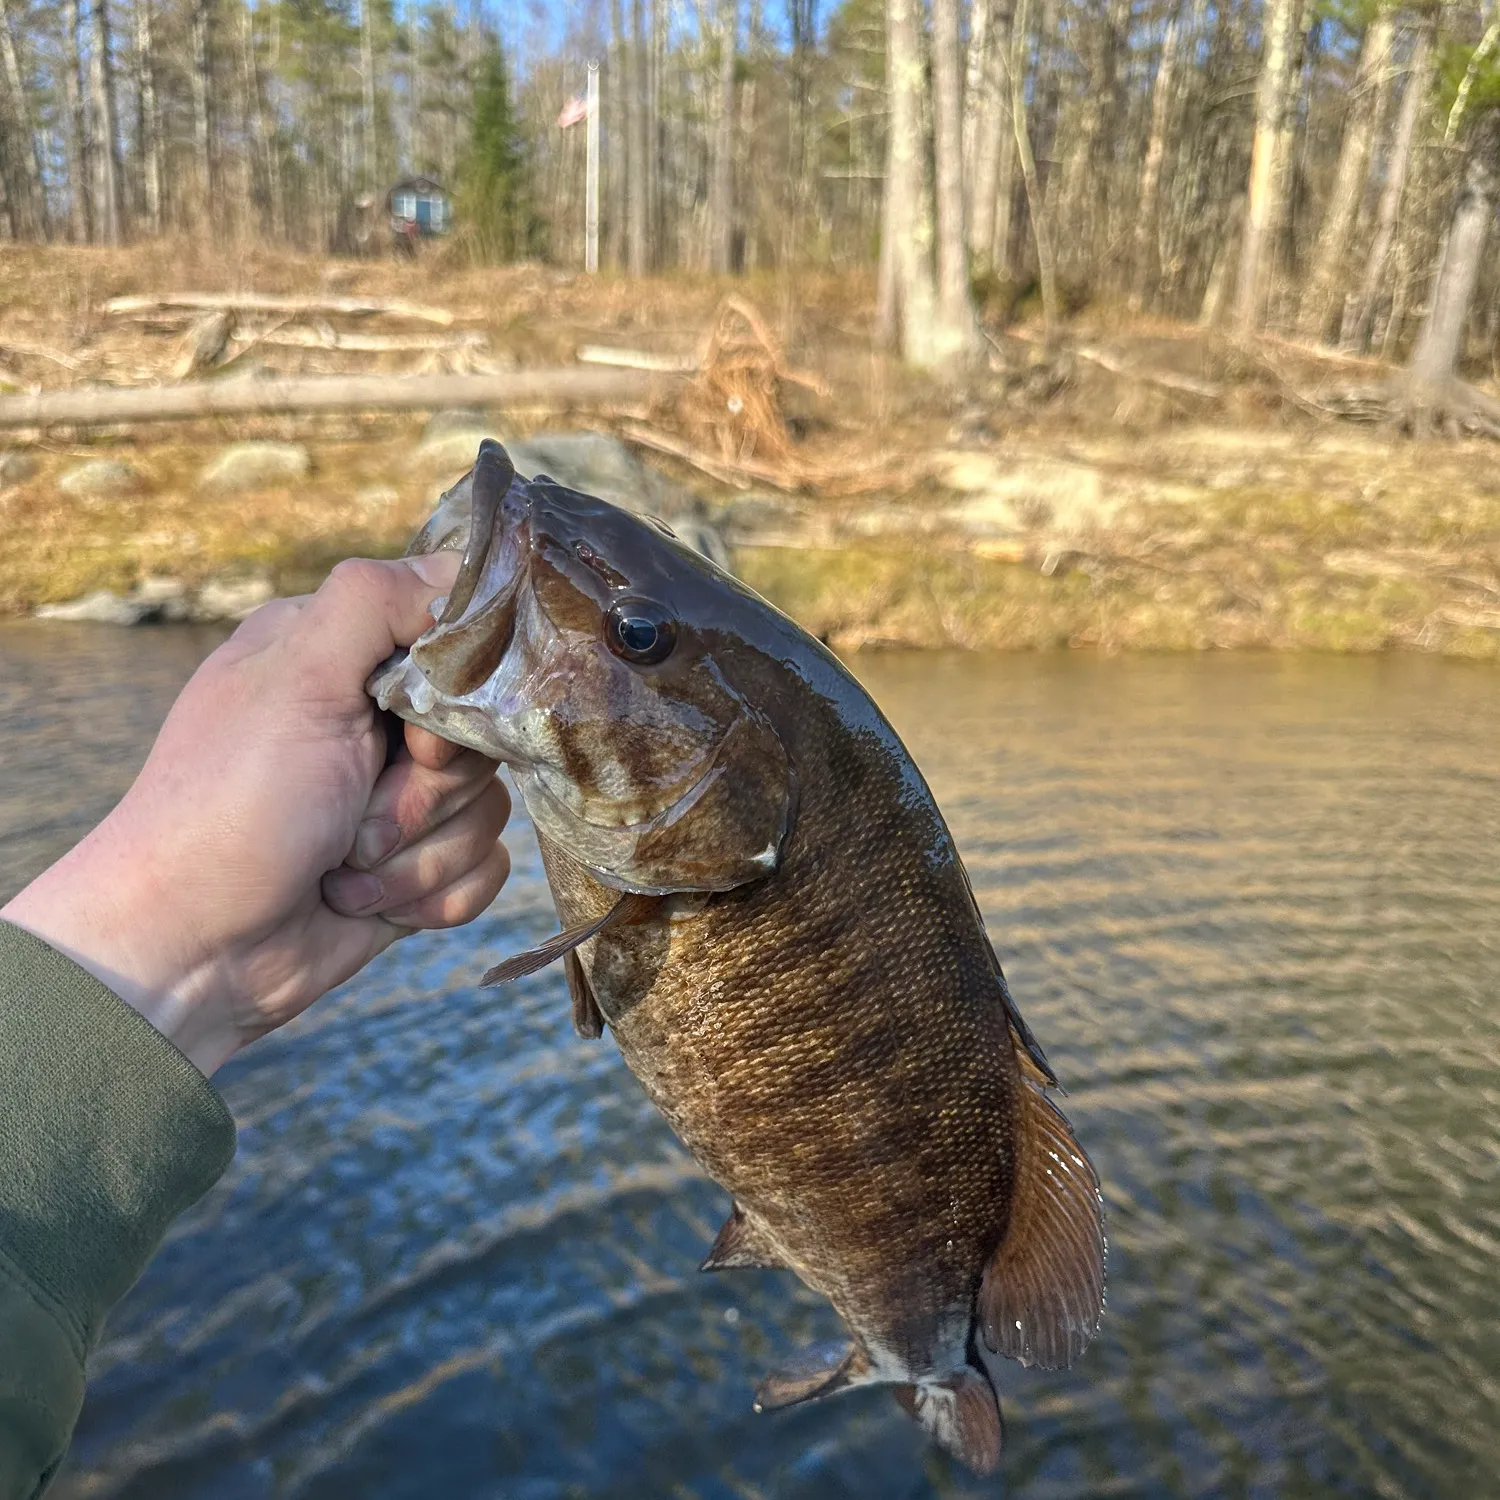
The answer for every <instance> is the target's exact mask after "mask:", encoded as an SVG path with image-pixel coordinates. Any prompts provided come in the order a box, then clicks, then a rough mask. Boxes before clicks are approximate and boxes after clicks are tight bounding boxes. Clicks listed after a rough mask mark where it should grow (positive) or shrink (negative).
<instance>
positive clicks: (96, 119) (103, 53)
mask: <svg viewBox="0 0 1500 1500" xmlns="http://www.w3.org/2000/svg"><path fill="white" fill-rule="evenodd" d="M92 22H93V24H92V27H91V31H92V37H91V44H90V47H89V106H90V111H91V113H92V115H93V128H92V130H91V131H90V135H91V137H92V142H93V156H94V173H93V177H94V215H95V223H94V230H95V233H96V235H97V236H98V238H100V239H102V240H104V241H105V242H106V243H107V244H111V245H118V244H119V243H120V239H121V235H122V232H123V223H122V220H123V210H124V205H123V199H124V196H125V192H124V183H123V180H122V176H121V171H120V131H119V124H118V121H117V119H116V114H115V70H114V62H113V60H112V57H111V53H110V40H109V11H108V8H107V0H93V7H92Z"/></svg>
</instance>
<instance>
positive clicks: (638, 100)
mask: <svg viewBox="0 0 1500 1500" xmlns="http://www.w3.org/2000/svg"><path fill="white" fill-rule="evenodd" d="M631 20H632V26H631V31H632V33H633V34H632V36H631V49H630V61H631V70H630V71H631V79H630V88H629V92H628V94H627V95H626V112H627V114H628V116H629V131H630V193H629V198H630V204H629V236H630V274H631V275H632V276H644V275H645V274H646V265H647V260H646V249H647V245H646V238H647V216H648V213H649V204H650V198H649V175H650V165H649V163H650V156H651V144H650V126H649V122H648V119H647V115H648V113H649V111H648V108H647V105H648V100H647V95H648V92H649V90H650V87H651V82H650V62H649V58H648V56H647V53H648V47H649V43H648V40H647V36H646V7H645V3H644V0H631Z"/></svg>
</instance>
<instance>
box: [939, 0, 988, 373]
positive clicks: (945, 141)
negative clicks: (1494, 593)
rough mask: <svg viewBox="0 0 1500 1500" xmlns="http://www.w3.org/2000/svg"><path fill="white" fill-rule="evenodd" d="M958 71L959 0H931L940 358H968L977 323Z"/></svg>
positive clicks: (974, 349)
mask: <svg viewBox="0 0 1500 1500" xmlns="http://www.w3.org/2000/svg"><path fill="white" fill-rule="evenodd" d="M961 78H962V75H961V73H960V71H959V61H958V0H932V95H933V101H932V102H933V111H932V113H933V137H934V139H933V165H934V172H933V175H934V178H935V181H936V189H937V194H936V196H937V275H938V286H937V293H938V327H937V329H936V330H935V337H936V339H937V343H938V347H939V351H940V357H941V358H943V359H944V360H954V359H956V360H967V359H971V358H972V357H973V356H974V354H975V353H976V352H977V351H978V348H979V323H978V320H977V319H976V318H975V316H974V297H973V293H972V292H971V290H970V288H969V258H968V254H967V251H966V242H965V238H964V161H963V100H962V98H961V97H960V85H961Z"/></svg>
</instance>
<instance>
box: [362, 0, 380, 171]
mask: <svg viewBox="0 0 1500 1500" xmlns="http://www.w3.org/2000/svg"><path fill="white" fill-rule="evenodd" d="M359 71H360V80H359V81H360V102H361V105H362V106H363V110H362V113H361V116H360V124H361V125H362V127H363V128H362V129H361V131H360V146H361V152H360V155H361V157H362V158H363V160H362V161H361V163H360V165H361V168H362V171H361V177H362V179H363V183H362V186H363V188H364V190H365V192H367V193H373V192H374V191H375V187H376V184H377V183H378V181H379V175H378V172H377V168H376V163H375V156H376V146H375V131H376V121H375V21H374V17H373V16H372V15H371V14H370V0H359Z"/></svg>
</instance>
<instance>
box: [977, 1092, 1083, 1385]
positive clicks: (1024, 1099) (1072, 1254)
mask: <svg viewBox="0 0 1500 1500" xmlns="http://www.w3.org/2000/svg"><path fill="white" fill-rule="evenodd" d="M1025 1071H1026V1070H1025V1069H1024V1068H1023V1074H1024V1073H1025ZM1020 1095H1021V1104H1022V1110H1023V1115H1024V1120H1025V1124H1024V1127H1023V1129H1022V1130H1021V1132H1020V1149H1019V1160H1018V1164H1017V1167H1018V1170H1017V1176H1016V1187H1015V1193H1014V1196H1013V1198H1012V1200H1011V1212H1010V1223H1009V1226H1008V1227H1007V1229H1006V1231H1005V1238H1004V1239H1003V1240H1002V1241H1001V1242H1000V1246H999V1248H998V1249H997V1250H996V1251H995V1253H994V1255H993V1256H992V1257H991V1258H990V1263H989V1265H987V1266H986V1267H985V1270H984V1280H983V1282H982V1283H981V1285H980V1289H979V1319H980V1327H981V1329H982V1331H983V1335H984V1342H985V1344H986V1345H987V1346H988V1347H989V1348H991V1349H993V1350H995V1351H996V1352H997V1353H999V1354H1006V1355H1009V1356H1010V1358H1012V1359H1018V1360H1020V1362H1021V1363H1022V1364H1023V1365H1041V1366H1042V1368H1043V1369H1047V1370H1058V1369H1066V1368H1067V1367H1068V1366H1069V1365H1071V1364H1072V1363H1073V1361H1074V1360H1075V1359H1077V1358H1078V1356H1079V1355H1080V1354H1082V1353H1083V1351H1084V1349H1085V1348H1087V1346H1088V1343H1089V1340H1090V1339H1092V1338H1093V1336H1094V1334H1095V1332H1096V1331H1097V1330H1098V1327H1099V1316H1100V1314H1101V1313H1102V1312H1103V1310H1104V1253H1105V1246H1104V1203H1103V1199H1102V1198H1101V1196H1100V1193H1099V1178H1098V1176H1097V1175H1096V1174H1095V1172H1094V1168H1093V1166H1092V1165H1091V1163H1090V1162H1089V1159H1088V1157H1086V1156H1085V1155H1084V1154H1083V1152H1082V1150H1081V1149H1080V1148H1079V1145H1078V1142H1077V1141H1076V1140H1074V1138H1073V1131H1072V1128H1071V1127H1070V1126H1069V1124H1068V1122H1067V1121H1066V1120H1065V1119H1064V1118H1063V1116H1062V1114H1061V1113H1060V1112H1059V1111H1058V1110H1057V1109H1056V1108H1054V1107H1053V1105H1052V1104H1051V1102H1050V1101H1049V1100H1047V1099H1046V1098H1044V1097H1043V1095H1042V1093H1041V1090H1040V1089H1039V1088H1037V1087H1036V1085H1035V1084H1034V1083H1031V1082H1028V1081H1024V1078H1023V1082H1022V1084H1021V1088H1020Z"/></svg>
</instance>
